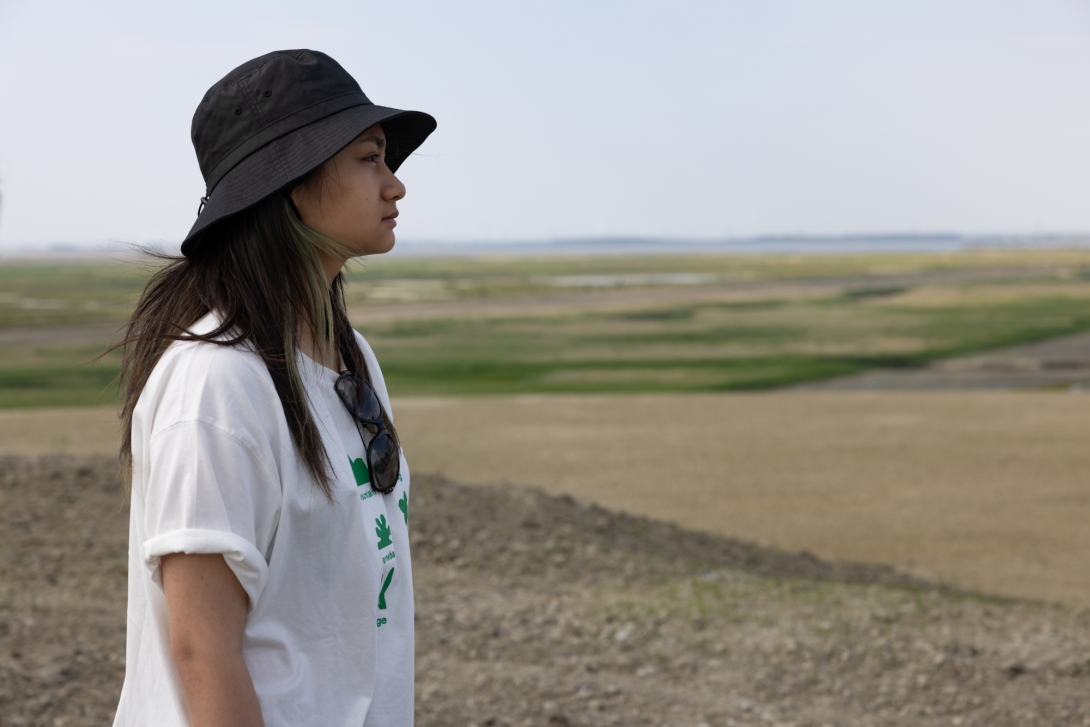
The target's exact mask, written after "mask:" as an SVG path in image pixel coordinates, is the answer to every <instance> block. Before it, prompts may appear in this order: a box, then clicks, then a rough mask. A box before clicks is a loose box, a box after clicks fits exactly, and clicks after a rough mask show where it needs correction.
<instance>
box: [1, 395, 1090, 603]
mask: <svg viewBox="0 0 1090 727" xmlns="http://www.w3.org/2000/svg"><path fill="white" fill-rule="evenodd" d="M394 408H395V411H396V414H397V423H398V426H399V428H400V431H401V435H402V439H403V441H404V445H405V449H406V453H407V456H408V458H409V462H410V464H411V466H412V467H413V469H414V470H415V471H417V472H440V473H443V474H446V475H448V476H450V477H451V478H453V479H456V480H459V481H463V482H468V483H486V482H506V483H511V484H512V485H535V486H538V487H541V488H543V489H545V490H547V491H549V492H552V493H570V494H572V495H574V496H575V497H577V498H579V499H582V500H586V501H593V502H597V503H600V504H602V505H604V506H606V507H609V508H614V509H620V510H625V511H628V512H632V513H638V514H645V515H649V516H652V517H656V518H662V519H666V520H671V521H674V522H677V523H680V524H683V525H686V526H689V527H694V528H700V529H704V530H709V531H714V532H718V533H723V534H728V535H732V536H735V537H739V538H744V539H747V540H753V541H757V542H760V543H763V544H767V545H774V546H778V547H781V548H786V549H789V550H808V551H811V552H813V553H815V554H817V555H819V556H822V557H825V558H839V559H851V560H863V561H870V562H882V563H889V564H891V565H894V566H896V567H898V568H902V569H905V570H908V571H911V572H913V573H916V574H919V575H923V576H926V577H931V578H941V579H943V580H945V581H949V582H953V583H956V584H958V585H961V586H964V587H968V588H974V589H980V590H981V591H984V592H990V593H998V594H1006V595H1011V596H1021V597H1029V598H1038V599H1046V600H1054V601H1062V602H1067V603H1071V604H1076V605H1082V606H1090V568H1088V567H1087V554H1088V553H1090V447H1088V446H1087V439H1088V434H1087V427H1086V423H1087V421H1088V419H1090V396H1085V395H1079V394H1072V393H1057V392H943V393H922V392H914V393H897V392H858V393H843V392H779V393H767V394H724V395H647V396H547V397H545V396H542V397H476V398H442V399H439V398H437V399H401V400H397V401H395V403H394ZM116 426H117V423H116V419H115V418H114V415H113V412H112V411H110V410H104V409H64V410H62V409H49V410H22V411H18V410H13V411H3V412H0V451H7V452H13V451H14V452H28V451H70V452H92V451H108V450H111V449H112V448H113V447H114V442H115V439H114V437H115V433H116Z"/></svg>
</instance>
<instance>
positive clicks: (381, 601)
mask: <svg viewBox="0 0 1090 727" xmlns="http://www.w3.org/2000/svg"><path fill="white" fill-rule="evenodd" d="M393 579H394V569H393V568H391V569H390V572H389V573H387V574H386V580H384V581H383V582H382V590H381V591H379V592H378V607H379V610H380V611H385V610H386V589H387V588H389V587H390V581H392V580H393Z"/></svg>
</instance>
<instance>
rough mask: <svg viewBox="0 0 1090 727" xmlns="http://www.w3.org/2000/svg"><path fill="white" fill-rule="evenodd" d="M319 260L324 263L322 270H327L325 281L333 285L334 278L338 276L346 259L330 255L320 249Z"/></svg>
mask: <svg viewBox="0 0 1090 727" xmlns="http://www.w3.org/2000/svg"><path fill="white" fill-rule="evenodd" d="M318 260H319V261H321V263H322V270H324V271H325V281H326V284H327V285H330V286H332V285H333V279H334V278H336V277H337V274H338V273H340V272H341V268H343V267H344V260H340V259H338V258H335V257H333V256H332V255H329V254H328V253H325V252H323V251H322V250H319V251H318Z"/></svg>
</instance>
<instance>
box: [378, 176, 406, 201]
mask: <svg viewBox="0 0 1090 727" xmlns="http://www.w3.org/2000/svg"><path fill="white" fill-rule="evenodd" d="M404 196H405V185H404V184H402V183H401V180H400V179H398V178H397V175H395V174H394V173H393V172H390V179H389V180H388V181H387V182H386V184H384V185H383V186H382V198H383V199H384V200H386V201H387V202H396V201H397V200H399V199H401V198H402V197H404Z"/></svg>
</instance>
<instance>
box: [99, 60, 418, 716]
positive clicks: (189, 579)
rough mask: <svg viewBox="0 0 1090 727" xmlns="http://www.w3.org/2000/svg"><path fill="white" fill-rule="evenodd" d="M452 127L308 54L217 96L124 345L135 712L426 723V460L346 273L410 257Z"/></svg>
mask: <svg viewBox="0 0 1090 727" xmlns="http://www.w3.org/2000/svg"><path fill="white" fill-rule="evenodd" d="M434 129H435V121H434V119H432V118H431V117H430V116H428V115H426V114H423V113H419V112H407V111H399V110H397V109H390V108H385V107H381V106H376V105H374V104H372V103H371V102H370V100H368V98H367V97H366V96H365V95H364V94H363V92H362V91H361V90H360V87H359V85H358V84H357V83H356V82H355V81H354V80H353V79H352V77H351V76H350V75H349V74H348V73H346V72H345V71H344V69H342V68H341V67H340V66H339V65H338V64H337V63H336V62H335V61H334V60H333V59H331V58H329V57H328V56H326V55H324V54H322V53H317V52H314V51H308V50H293V51H281V52H276V53H270V54H268V55H265V56H262V57H260V58H256V59H254V60H252V61H250V62H248V63H245V64H243V65H242V66H240V67H238V68H236V69H235V70H234V71H232V72H231V73H229V74H228V75H227V76H226V77H225V78H223V79H222V80H221V81H219V82H218V83H216V84H215V85H214V86H213V87H212V88H211V89H210V90H209V91H208V93H207V94H206V95H205V97H204V100H203V101H201V104H200V106H199V107H198V108H197V112H196V114H195V115H194V118H193V131H192V134H193V143H194V146H195V148H196V151H197V157H198V160H199V162H200V166H201V171H202V173H203V174H204V178H205V181H206V183H207V189H208V193H207V196H206V197H204V198H202V200H201V209H200V210H199V211H198V218H197V222H196V224H194V226H193V228H192V230H190V232H189V234H188V236H187V237H186V239H185V242H184V243H183V245H182V253H183V257H180V258H177V259H174V260H173V261H171V262H170V263H169V264H168V265H166V266H165V267H164V268H163V269H162V270H160V271H159V272H158V273H157V274H156V275H155V276H154V277H153V278H152V279H151V281H150V282H149V283H148V286H147V288H146V289H145V290H144V293H143V296H142V297H141V299H140V302H139V303H138V305H137V307H136V310H135V312H134V313H133V316H132V319H131V321H130V323H129V327H128V331H127V336H126V340H125V361H124V374H125V378H124V382H125V383H124V409H123V412H122V417H123V421H124V427H125V437H124V443H123V445H122V449H121V455H122V461H123V463H124V464H125V466H126V467H127V468H128V471H129V472H130V473H131V495H132V498H131V499H132V506H131V516H130V538H129V606H128V645H127V652H126V671H125V683H124V687H123V689H122V692H121V700H120V704H119V706H118V710H117V717H116V720H115V722H114V724H115V725H119V726H120V725H124V726H128V725H133V726H136V725H140V726H141V727H145V726H147V725H157V726H164V727H165V726H172V725H194V727H210V726H213V725H217V726H218V725H225V726H226V725H231V726H232V727H243V726H246V727H249V726H251V725H267V726H268V727H273V726H280V725H283V726H284V727H287V726H289V725H290V726H291V727H298V726H299V725H322V726H323V727H324V726H327V725H329V726H332V725H353V726H354V727H355V726H358V725H382V726H383V727H392V726H397V725H404V726H405V727H408V726H409V725H412V723H413V601H412V570H411V565H410V559H409V539H408V520H409V471H408V467H407V465H406V463H405V460H404V457H403V456H402V455H401V449H400V446H399V444H398V440H397V434H396V431H395V429H394V423H393V420H392V418H391V411H390V402H389V399H388V397H387V393H386V387H385V385H384V383H383V379H382V373H381V371H380V370H379V367H378V362H377V361H376V360H375V357H374V354H373V353H372V351H371V349H370V348H369V347H368V345H367V343H366V341H364V339H363V338H362V337H361V336H359V334H357V333H356V332H355V331H353V329H352V327H351V325H350V324H349V322H348V318H347V316H346V314H345V306H344V298H343V293H342V284H343V282H342V277H341V274H340V269H341V266H342V265H343V264H344V262H345V261H346V260H347V259H349V258H351V257H355V256H360V255H374V254H379V253H383V252H386V251H388V250H389V249H390V248H391V247H392V246H393V244H394V226H395V225H396V219H395V218H396V217H397V214H398V212H397V201H398V200H399V199H401V198H402V197H403V196H404V195H405V187H404V186H403V185H402V184H401V182H400V181H398V179H397V177H395V176H394V172H395V171H396V170H397V168H398V166H399V165H400V164H401V162H403V161H404V160H405V158H406V157H407V156H408V155H409V154H410V153H411V152H412V151H413V150H414V149H416V148H417V147H418V146H419V145H420V144H421V143H422V142H423V141H424V139H425V138H427V136H428V135H429V134H430V133H431V132H432V131H433V130H434Z"/></svg>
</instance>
